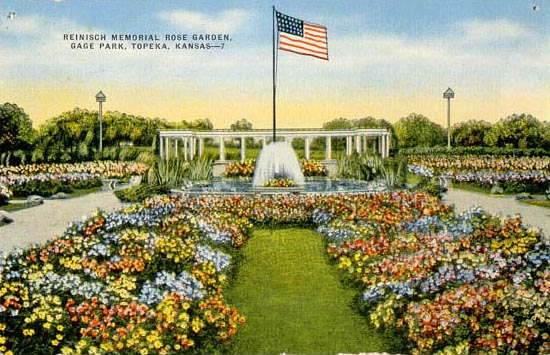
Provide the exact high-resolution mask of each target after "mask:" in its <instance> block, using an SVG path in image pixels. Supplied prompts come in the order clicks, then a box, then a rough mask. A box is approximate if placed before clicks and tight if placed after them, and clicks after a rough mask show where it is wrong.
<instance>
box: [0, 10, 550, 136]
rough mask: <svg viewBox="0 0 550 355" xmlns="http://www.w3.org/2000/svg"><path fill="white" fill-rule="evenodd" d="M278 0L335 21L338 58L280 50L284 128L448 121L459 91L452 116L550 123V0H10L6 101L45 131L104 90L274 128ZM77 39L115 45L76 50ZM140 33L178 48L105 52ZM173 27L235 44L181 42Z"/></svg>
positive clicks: (167, 113)
mask: <svg viewBox="0 0 550 355" xmlns="http://www.w3.org/2000/svg"><path fill="white" fill-rule="evenodd" d="M534 5H539V6H540V11H538V12H535V11H533V9H532V8H533V6H534ZM272 6H275V7H276V9H277V10H278V11H280V12H283V13H285V14H287V15H290V16H293V17H297V18H299V19H302V20H305V21H307V22H312V23H317V24H321V25H324V26H326V27H327V30H328V48H329V57H330V59H329V61H324V60H319V59H315V58H311V57H306V56H300V55H296V54H293V53H289V52H283V51H278V53H277V54H278V61H277V62H278V64H277V121H278V126H279V127H288V128H294V127H302V128H306V127H320V126H321V125H322V124H323V123H324V122H326V121H329V120H332V119H335V118H339V117H344V118H349V119H357V118H361V117H366V116H373V117H376V118H384V119H387V120H388V121H390V122H396V121H397V120H398V119H400V118H401V117H405V116H407V115H409V114H410V113H412V112H415V113H421V114H424V115H425V116H427V117H429V118H430V119H431V120H433V121H435V122H437V123H440V124H442V125H446V115H447V102H446V100H444V99H443V92H444V91H445V90H446V89H447V87H451V88H452V89H453V90H454V91H455V98H454V99H453V100H452V101H451V119H452V121H453V122H458V121H464V120H468V119H483V120H486V121H489V122H496V121H498V120H499V119H500V118H503V117H506V116H508V115H510V114H513V113H530V114H533V115H534V116H536V117H538V118H539V119H540V120H549V121H550V80H549V79H550V65H549V63H550V41H549V39H550V38H549V34H550V33H549V29H550V1H549V0H483V1H480V0H302V1H295V0H273V1H269V0H246V1H244V0H243V1H236V0H233V1H224V0H0V15H1V16H0V103H3V102H13V103H16V104H18V105H19V106H21V107H22V108H23V109H24V110H25V112H27V113H28V114H29V115H30V117H31V119H32V120H33V122H34V125H35V126H38V125H40V124H41V123H43V122H44V121H45V120H47V119H48V118H51V117H55V116H57V115H59V114H61V113H62V112H65V111H69V110H72V109H73V108H75V107H79V108H86V109H91V110H97V103H96V102H95V98H94V96H95V94H96V93H97V92H98V91H99V90H102V91H103V92H104V93H105V94H106V96H107V101H106V102H105V103H104V105H103V107H104V110H111V111H120V112H126V113H129V114H135V115H141V116H146V117H161V118H166V119H167V120H169V121H180V120H182V119H185V120H194V119H198V118H209V119H210V120H211V121H212V122H213V123H214V126H215V128H227V127H229V125H230V124H231V123H232V122H235V121H236V120H238V119H241V118H245V119H247V120H248V121H250V122H252V123H253V126H254V128H268V127H270V125H271V120H272V67H273V66H272V37H273V32H272ZM11 12H15V14H16V15H15V17H13V16H11V17H12V18H8V17H10V16H8V14H9V13H11ZM69 34H98V35H100V34H104V35H106V37H107V40H106V41H101V40H99V41H79V42H75V43H80V44H84V43H89V42H94V46H95V48H94V49H71V47H70V46H71V42H73V41H69V40H64V36H65V35H69ZM134 34H135V35H138V34H143V35H156V36H158V37H160V39H161V40H160V41H158V43H159V44H162V43H166V44H167V46H169V47H170V49H169V50H166V49H141V50H137V49H132V48H130V47H131V42H132V41H124V42H118V43H122V44H123V45H124V46H126V48H127V49H125V50H124V49H117V50H111V49H109V50H106V49H99V48H98V46H99V44H100V42H105V43H110V42H111V41H110V39H111V36H112V35H134ZM167 34H174V35H187V36H188V40H187V41H180V42H185V43H189V42H192V41H191V40H190V39H191V36H192V35H193V34H227V35H229V37H230V39H231V40H230V41H224V43H223V45H224V47H223V49H220V48H213V49H210V50H200V49H199V50H181V49H176V48H175V43H176V42H166V41H164V37H165V35H167ZM206 42H212V41H206ZM206 42H205V41H203V42H200V43H206ZM214 42H216V41H214ZM136 43H138V42H137V41H136ZM139 43H144V42H139ZM151 43H152V42H151ZM155 43H157V42H155ZM214 44H217V43H214Z"/></svg>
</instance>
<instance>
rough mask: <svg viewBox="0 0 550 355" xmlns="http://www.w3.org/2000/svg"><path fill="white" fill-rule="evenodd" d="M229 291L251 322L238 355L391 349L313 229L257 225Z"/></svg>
mask: <svg viewBox="0 0 550 355" xmlns="http://www.w3.org/2000/svg"><path fill="white" fill-rule="evenodd" d="M243 253H244V256H245V258H244V261H243V263H242V264H241V266H240V269H239V273H238V275H237V278H236V280H235V282H234V284H233V285H232V287H231V288H230V289H229V290H228V300H229V302H230V304H232V305H234V306H236V307H237V308H238V309H239V311H240V313H241V314H243V315H244V316H245V317H246V319H247V322H246V323H245V325H244V326H243V327H242V328H241V329H239V330H238V331H237V334H236V337H235V344H234V351H235V353H236V354H280V353H282V352H286V353H290V354H334V353H339V352H344V353H359V352H368V351H380V350H383V349H389V348H390V346H388V345H387V344H388V343H387V342H386V341H384V340H383V339H382V338H381V336H380V335H378V334H377V333H376V332H375V331H374V330H373V329H372V328H371V327H369V326H368V324H367V321H366V319H365V318H362V317H361V316H360V315H358V314H357V313H356V312H354V311H353V310H352V309H351V308H350V304H351V302H352V298H353V295H354V291H353V290H351V289H345V288H344V287H343V286H342V284H341V283H340V281H339V277H340V275H338V273H339V270H338V269H337V268H336V267H335V266H332V265H330V264H329V263H328V260H327V258H326V256H325V246H324V243H323V240H322V237H321V236H320V235H318V234H317V233H315V232H314V231H311V230H309V229H279V230H257V231H255V233H254V236H253V237H252V238H251V239H250V240H249V242H248V244H247V245H246V246H245V247H244V249H243Z"/></svg>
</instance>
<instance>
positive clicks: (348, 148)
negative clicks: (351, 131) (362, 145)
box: [346, 136, 351, 155]
mask: <svg viewBox="0 0 550 355" xmlns="http://www.w3.org/2000/svg"><path fill="white" fill-rule="evenodd" d="M346 155H351V137H349V136H348V137H346Z"/></svg>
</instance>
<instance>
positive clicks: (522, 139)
mask: <svg viewBox="0 0 550 355" xmlns="http://www.w3.org/2000/svg"><path fill="white" fill-rule="evenodd" d="M543 132H544V125H543V124H542V123H541V122H540V121H539V120H538V119H537V118H535V117H533V116H531V115H529V114H525V113H523V114H521V115H517V114H513V115H511V116H508V117H506V118H504V119H501V120H500V121H499V122H498V123H496V124H494V125H493V126H492V127H491V129H490V130H489V131H488V132H487V133H486V134H485V138H484V142H485V144H487V145H488V146H490V147H505V148H521V149H526V148H538V147H541V145H542V140H543V137H542V135H543Z"/></svg>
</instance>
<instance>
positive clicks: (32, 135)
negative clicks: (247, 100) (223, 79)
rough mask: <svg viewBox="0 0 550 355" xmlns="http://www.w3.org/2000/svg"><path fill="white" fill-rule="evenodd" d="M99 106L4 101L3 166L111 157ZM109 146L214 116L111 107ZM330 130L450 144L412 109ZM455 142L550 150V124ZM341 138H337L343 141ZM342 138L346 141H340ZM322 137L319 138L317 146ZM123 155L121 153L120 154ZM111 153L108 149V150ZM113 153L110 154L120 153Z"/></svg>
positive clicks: (466, 135) (399, 141) (140, 141)
mask: <svg viewBox="0 0 550 355" xmlns="http://www.w3.org/2000/svg"><path fill="white" fill-rule="evenodd" d="M97 116H98V115H97V111H90V110H85V109H79V108H76V109H73V110H71V111H68V112H64V113H62V114H60V115H59V116H56V117H53V118H50V119H48V120H47V121H46V122H45V123H43V124H42V125H40V126H39V127H38V128H34V127H33V126H32V121H31V119H30V118H29V116H28V114H26V113H25V111H24V110H23V108H21V107H19V106H17V105H16V104H13V103H4V104H3V105H0V165H8V164H18V163H25V162H27V163H28V162H74V161H87V160H94V159H101V158H105V156H100V155H99V153H98V146H99V124H98V117H97ZM102 125H103V146H104V147H106V148H105V150H107V153H108V154H109V152H111V153H112V152H113V149H114V147H117V149H119V150H117V152H120V147H124V146H126V147H127V146H134V147H150V148H151V149H152V151H154V150H155V149H157V145H158V142H157V139H158V130H160V129H195V130H212V129H213V125H212V122H210V120H209V119H208V118H202V119H197V120H194V121H185V120H182V121H179V122H170V121H168V120H166V119H163V118H148V117H142V116H135V115H130V114H126V113H121V112H116V111H108V112H106V113H105V114H104V115H103V117H102ZM323 128H324V129H353V128H384V129H387V130H389V131H390V132H391V133H392V147H393V149H400V148H417V147H438V146H445V145H446V142H447V130H446V129H445V128H443V127H442V126H441V125H439V124H437V123H435V122H432V121H431V120H430V119H429V118H427V117H426V116H423V115H421V114H416V113H411V114H410V115H408V116H407V117H402V118H401V119H399V120H398V121H397V122H396V123H394V124H392V123H390V122H389V121H387V120H385V119H379V118H374V117H370V116H368V117H364V118H359V119H347V118H337V119H334V120H332V121H329V122H326V123H324V124H323ZM231 129H232V130H251V129H252V123H251V122H249V121H248V120H246V119H239V120H237V121H236V122H234V123H233V124H232V125H231ZM451 142H452V145H453V146H458V147H500V148H518V149H530V148H539V149H545V150H550V123H549V122H542V121H540V120H538V119H537V118H536V117H534V116H532V115H530V114H513V115H510V116H508V117H506V118H502V119H500V120H499V121H498V122H496V123H492V124H491V123H489V122H486V121H483V120H475V119H472V120H468V121H464V122H459V123H455V124H454V125H453V126H452V127H451ZM338 143H339V142H335V144H336V145H337V144H338ZM340 143H342V142H340ZM321 145H323V143H322V142H321V141H319V142H314V144H313V146H312V148H313V149H315V148H316V147H317V146H319V149H322V147H321ZM117 154H118V153H117ZM104 155H105V154H104ZM117 157H118V156H116V154H115V155H114V156H108V158H115V159H116V158H117Z"/></svg>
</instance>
